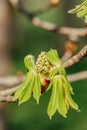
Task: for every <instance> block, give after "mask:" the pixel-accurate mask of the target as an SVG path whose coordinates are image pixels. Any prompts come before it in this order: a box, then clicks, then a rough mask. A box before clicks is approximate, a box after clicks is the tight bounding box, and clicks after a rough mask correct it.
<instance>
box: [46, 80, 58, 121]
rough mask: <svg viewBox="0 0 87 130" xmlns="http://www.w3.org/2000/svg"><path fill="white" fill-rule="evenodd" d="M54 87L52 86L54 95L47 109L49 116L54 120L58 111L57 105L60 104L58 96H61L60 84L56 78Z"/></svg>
mask: <svg viewBox="0 0 87 130" xmlns="http://www.w3.org/2000/svg"><path fill="white" fill-rule="evenodd" d="M52 82H53V86H52V94H51V97H50V101H49V104H48V108H47V114H48V116H49V117H50V119H52V116H53V115H54V114H55V112H56V111H57V103H58V95H59V88H58V82H57V80H56V79H55V78H54V79H53V81H52Z"/></svg>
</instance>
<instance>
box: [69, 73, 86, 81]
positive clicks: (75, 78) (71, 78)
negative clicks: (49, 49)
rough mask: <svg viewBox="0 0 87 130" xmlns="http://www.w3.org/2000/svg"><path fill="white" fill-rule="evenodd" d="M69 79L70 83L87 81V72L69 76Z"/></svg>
mask: <svg viewBox="0 0 87 130" xmlns="http://www.w3.org/2000/svg"><path fill="white" fill-rule="evenodd" d="M68 79H69V81H70V82H74V81H78V80H83V79H87V71H83V72H79V73H76V74H71V75H68Z"/></svg>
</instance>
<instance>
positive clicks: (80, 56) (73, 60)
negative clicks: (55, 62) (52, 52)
mask: <svg viewBox="0 0 87 130" xmlns="http://www.w3.org/2000/svg"><path fill="white" fill-rule="evenodd" d="M85 56H87V45H86V46H85V47H83V48H82V50H81V51H80V52H78V53H77V54H76V55H75V56H73V57H72V58H70V59H69V60H67V61H66V62H65V63H63V66H64V68H67V67H70V66H72V65H74V64H76V63H77V62H79V61H80V60H82V59H83V58H84V57H85Z"/></svg>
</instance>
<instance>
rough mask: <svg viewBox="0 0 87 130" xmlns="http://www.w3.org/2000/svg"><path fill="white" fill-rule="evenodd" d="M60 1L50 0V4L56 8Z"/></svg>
mask: <svg viewBox="0 0 87 130" xmlns="http://www.w3.org/2000/svg"><path fill="white" fill-rule="evenodd" d="M59 2H60V0H51V1H50V4H51V6H57V5H58V4H59Z"/></svg>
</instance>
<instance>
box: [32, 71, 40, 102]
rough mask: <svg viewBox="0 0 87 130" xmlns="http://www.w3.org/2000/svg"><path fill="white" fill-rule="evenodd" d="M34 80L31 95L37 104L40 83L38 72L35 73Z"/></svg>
mask: <svg viewBox="0 0 87 130" xmlns="http://www.w3.org/2000/svg"><path fill="white" fill-rule="evenodd" d="M34 80H35V82H34V84H33V97H34V99H35V100H36V101H37V104H39V99H40V96H41V83H40V76H39V74H37V73H35V79H34Z"/></svg>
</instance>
